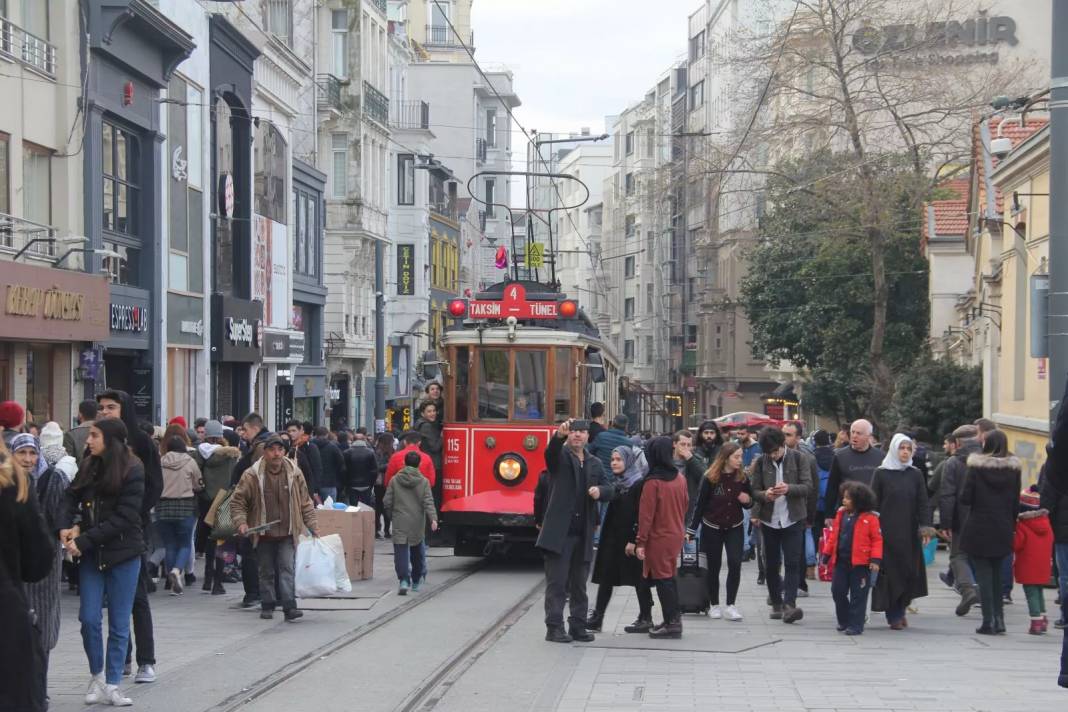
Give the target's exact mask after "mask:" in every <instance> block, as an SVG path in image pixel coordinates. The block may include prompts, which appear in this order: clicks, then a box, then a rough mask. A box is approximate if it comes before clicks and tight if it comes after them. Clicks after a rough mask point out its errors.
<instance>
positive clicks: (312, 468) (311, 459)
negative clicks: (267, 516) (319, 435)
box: [286, 420, 323, 504]
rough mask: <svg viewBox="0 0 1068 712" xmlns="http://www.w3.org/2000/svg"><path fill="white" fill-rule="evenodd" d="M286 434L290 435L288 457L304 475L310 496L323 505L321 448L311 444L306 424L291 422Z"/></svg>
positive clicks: (287, 424) (296, 421) (287, 426)
mask: <svg viewBox="0 0 1068 712" xmlns="http://www.w3.org/2000/svg"><path fill="white" fill-rule="evenodd" d="M286 434H287V435H289V443H290V448H289V452H288V453H287V455H286V457H288V458H289V459H290V460H295V461H296V463H297V467H298V468H299V469H300V474H302V475H304V484H305V485H307V487H308V494H309V495H311V498H312V499H313V500H314V501H315V503H316V504H322V501H323V500H322V499H321V498H320V497H319V481H320V479H321V478H322V474H323V461H322V458H321V457H319V448H317V447H315V446H314V445H312V444H311V438H310V437H309V436H310V435H311V433H309V432H306V431H305V428H304V423H302V422H300V421H299V420H291V421H289V422H288V423H286Z"/></svg>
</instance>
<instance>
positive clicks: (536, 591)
mask: <svg viewBox="0 0 1068 712" xmlns="http://www.w3.org/2000/svg"><path fill="white" fill-rule="evenodd" d="M544 588H545V582H544V581H543V580H539V581H538V582H537V583H535V584H534V586H532V587H531V588H530V589H529V590H528V591H527V592H526V593H525V594H523V596H522V597H521V598H520V599H519V600H518V601H517V602H516V603H515V604H514V605H512V606H511V607H509V608H508V609H507V610H506V611H504V612H503V613H502V614H501V615H500V616H498V617H497V618H496V619H495V620H494V621H493V623H491V624H490V626H489V627H488V628H487V629H486V630H485V631H483V632H482V633H481V634H479V635H478V636H476V637H475V638H474V639H472V640H471V641H470V642H469V643H467V644H466V645H464V646H463V647H462V648H460V649H459V650H458V651H456V652H455V653H454V654H453V655H451V656H450V657H449V658H448V659H447V660H445V661H444V662H443V663H442V664H441V665H439V666H438V667H437V668H436V669H435V670H434V672H432V673H431V674H430V675H429V676H427V677H426V678H424V679H423V681H422V682H421V683H420V684H419V685H418V686H417V687H416V688H415V689H414V690H412V691H411V692H410V693H409V694H408V696H407V697H405V698H404V700H403V701H402V702H401V703H400V704H399V705H398V706H397V707H395V708H394V712H431V711H432V710H433V709H434V708H436V707H437V705H438V703H439V702H440V701H441V700H442V699H443V698H444V697H445V695H446V694H448V692H449V690H450V689H451V688H452V686H453V685H455V684H456V682H458V681H459V680H460V678H462V677H463V676H464V674H465V673H466V672H467V671H468V670H470V669H471V667H472V666H473V665H474V664H475V663H477V662H478V661H479V659H480V658H481V657H482V656H483V655H484V654H486V653H487V652H488V651H489V650H490V649H491V648H493V646H494V645H495V644H496V643H497V641H498V640H500V639H501V637H502V636H504V634H505V633H507V632H508V631H509V630H511V628H512V626H514V625H515V624H516V623H518V622H519V620H520V619H521V618H522V617H523V616H524V615H525V614H526V613H527V611H529V610H530V608H531V607H532V606H533V605H534V604H535V603H536V602H537V601H538V600H539V599H540V598H541V594H542V590H543V589H544Z"/></svg>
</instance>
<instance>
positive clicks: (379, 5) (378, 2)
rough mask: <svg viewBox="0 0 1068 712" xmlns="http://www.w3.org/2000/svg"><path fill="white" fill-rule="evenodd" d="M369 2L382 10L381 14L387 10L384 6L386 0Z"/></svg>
mask: <svg viewBox="0 0 1068 712" xmlns="http://www.w3.org/2000/svg"><path fill="white" fill-rule="evenodd" d="M371 2H373V3H374V5H375V7H377V8H378V9H379V10H381V11H382V14H383V15H385V14H387V13H388V12H389V9H388V8H387V7H386V0H371Z"/></svg>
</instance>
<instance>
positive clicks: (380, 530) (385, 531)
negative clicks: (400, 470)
mask: <svg viewBox="0 0 1068 712" xmlns="http://www.w3.org/2000/svg"><path fill="white" fill-rule="evenodd" d="M393 443H394V440H393V436H392V435H391V434H390V433H379V434H378V436H377V437H376V438H375V460H377V461H378V479H376V480H375V539H381V538H382V536H383V535H385V537H386V538H387V539H389V538H390V527H389V525H390V516H389V513H388V512H387V511H386V507H385V504H384V500H385V498H386V485H385V477H386V468H388V467H389V458H391V457H393V452H394V450H395V448H394V445H393ZM379 522H381V524H380V523H379Z"/></svg>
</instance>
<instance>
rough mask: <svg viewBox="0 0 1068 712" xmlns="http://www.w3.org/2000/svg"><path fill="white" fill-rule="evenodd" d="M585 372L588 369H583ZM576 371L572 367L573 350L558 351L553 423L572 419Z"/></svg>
mask: <svg viewBox="0 0 1068 712" xmlns="http://www.w3.org/2000/svg"><path fill="white" fill-rule="evenodd" d="M583 370H584V371H585V370H586V369H583ZM574 379H575V371H574V369H573V368H572V367H571V349H557V350H556V367H555V369H554V378H553V391H554V393H553V421H554V422H555V421H557V420H564V419H566V418H570V417H571V415H572V413H571V384H572V382H573V381H574Z"/></svg>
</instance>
